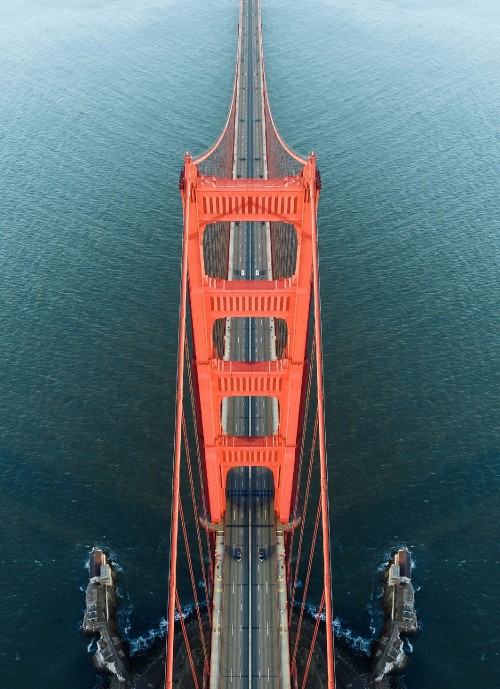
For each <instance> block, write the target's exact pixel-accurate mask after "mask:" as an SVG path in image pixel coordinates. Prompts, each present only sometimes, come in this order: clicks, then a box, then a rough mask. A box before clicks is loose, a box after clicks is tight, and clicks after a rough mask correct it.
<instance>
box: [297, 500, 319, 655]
mask: <svg viewBox="0 0 500 689" xmlns="http://www.w3.org/2000/svg"><path fill="white" fill-rule="evenodd" d="M320 515H321V502H319V503H318V510H317V512H316V521H315V523H314V533H313V537H312V542H311V552H310V553H309V563H308V565H307V574H306V581H305V583H304V591H303V594H302V605H301V608H300V616H299V623H298V625H297V634H296V636H295V645H294V647H293V662H294V663H295V658H296V655H297V649H298V646H299V640H300V632H301V629H302V619H303V617H304V608H305V606H306V599H307V591H308V589H309V579H310V577H311V569H312V563H313V559H314V551H315V549H316V538H317V537H318V527H319V518H320Z"/></svg>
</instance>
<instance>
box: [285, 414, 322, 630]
mask: <svg viewBox="0 0 500 689" xmlns="http://www.w3.org/2000/svg"><path fill="white" fill-rule="evenodd" d="M317 435H318V414H316V422H315V424H314V435H313V440H312V445H311V456H310V459H309V471H308V474H307V486H306V493H305V498H304V514H303V515H302V523H301V525H300V537H299V545H298V548H297V562H296V564H295V575H294V578H293V587H292V596H291V605H290V622H291V621H292V613H293V601H294V600H295V591H296V588H297V578H298V576H299V565H300V555H301V553H302V540H303V538H304V529H305V522H306V514H307V505H308V503H309V492H310V487H311V477H312V469H313V464H314V453H315V450H316V438H317ZM316 519H317V518H316Z"/></svg>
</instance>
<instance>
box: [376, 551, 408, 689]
mask: <svg viewBox="0 0 500 689" xmlns="http://www.w3.org/2000/svg"><path fill="white" fill-rule="evenodd" d="M411 566H412V565H411V554H410V552H409V551H408V550H406V549H405V548H404V549H401V550H399V551H398V552H397V553H395V554H394V557H393V560H392V561H391V562H390V563H389V567H388V569H387V571H386V573H385V586H384V595H383V607H384V612H385V624H384V630H383V633H382V636H381V638H380V640H379V642H378V643H377V645H376V647H375V649H374V653H373V655H372V672H371V676H370V681H371V684H372V686H373V685H375V686H380V684H381V683H382V682H383V681H384V679H385V677H386V676H387V675H389V674H390V673H393V672H396V671H401V670H402V669H403V668H404V667H405V666H406V665H407V664H408V661H409V656H408V654H407V653H405V651H404V643H403V638H402V637H403V636H404V635H408V634H416V633H417V632H418V620H417V615H416V613H415V592H414V589H413V585H412V583H411Z"/></svg>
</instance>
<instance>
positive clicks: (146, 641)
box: [129, 617, 168, 655]
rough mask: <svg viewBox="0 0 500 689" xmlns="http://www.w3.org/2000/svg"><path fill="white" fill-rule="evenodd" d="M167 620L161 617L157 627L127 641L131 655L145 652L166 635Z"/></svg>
mask: <svg viewBox="0 0 500 689" xmlns="http://www.w3.org/2000/svg"><path fill="white" fill-rule="evenodd" d="M167 627H168V624H167V620H166V619H165V618H164V617H162V618H161V620H160V623H159V624H158V626H157V627H152V628H151V629H149V630H148V631H147V632H146V633H145V634H142V635H141V636H138V637H137V638H136V639H129V643H130V652H131V655H134V654H135V653H139V652H141V651H145V650H146V649H148V648H149V647H150V646H151V645H152V644H153V643H154V642H155V641H157V640H158V639H161V638H162V637H164V636H165V635H166V633H167Z"/></svg>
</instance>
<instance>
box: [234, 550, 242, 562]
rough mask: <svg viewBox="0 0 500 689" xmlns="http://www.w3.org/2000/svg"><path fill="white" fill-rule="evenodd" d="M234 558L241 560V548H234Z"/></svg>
mask: <svg viewBox="0 0 500 689" xmlns="http://www.w3.org/2000/svg"><path fill="white" fill-rule="evenodd" d="M235 556H236V559H237V560H241V548H236V551H235Z"/></svg>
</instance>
